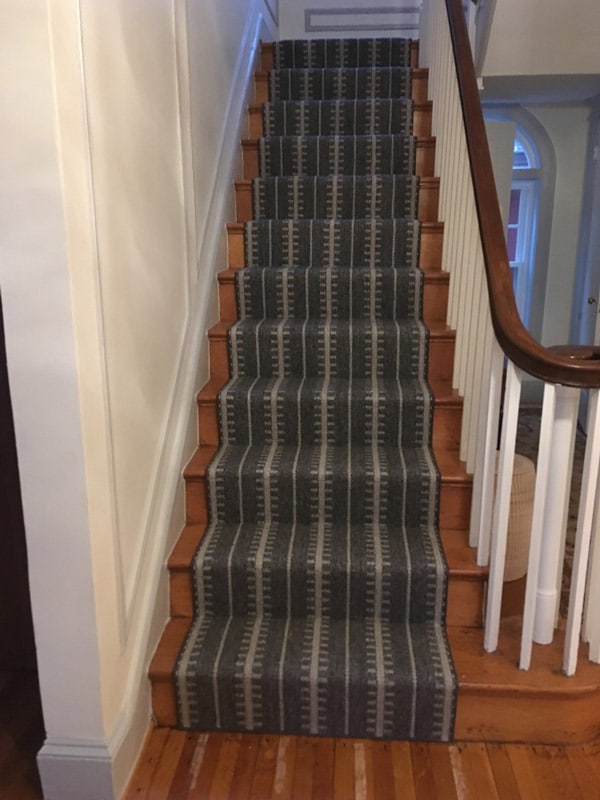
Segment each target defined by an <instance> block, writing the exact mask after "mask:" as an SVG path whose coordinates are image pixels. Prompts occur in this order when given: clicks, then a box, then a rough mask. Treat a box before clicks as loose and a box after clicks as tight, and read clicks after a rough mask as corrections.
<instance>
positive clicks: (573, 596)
mask: <svg viewBox="0 0 600 800" xmlns="http://www.w3.org/2000/svg"><path fill="white" fill-rule="evenodd" d="M577 394H578V395H579V392H577ZM589 402H590V405H589V414H588V420H589V422H590V427H589V430H588V439H587V444H586V448H585V458H584V461H583V473H582V476H581V495H580V497H579V511H578V514H577V532H576V535H575V553H574V555H573V572H572V576H571V593H570V595H569V614H568V617H567V633H566V637H565V657H564V661H563V669H564V671H565V673H566V674H567V675H574V674H575V668H576V666H577V652H578V649H579V633H580V631H581V612H582V609H583V595H584V591H585V579H586V573H587V565H588V557H589V552H590V539H591V534H592V521H593V517H594V508H595V505H596V487H597V485H598V469H599V466H600V404H599V403H598V390H597V389H594V390H593V391H591V392H590V401H589Z"/></svg>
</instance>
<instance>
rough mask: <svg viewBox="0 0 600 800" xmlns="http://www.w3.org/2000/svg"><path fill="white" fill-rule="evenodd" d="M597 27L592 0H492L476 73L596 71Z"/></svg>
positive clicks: (599, 63) (599, 54)
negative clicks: (490, 19) (485, 41)
mask: <svg viewBox="0 0 600 800" xmlns="http://www.w3.org/2000/svg"><path fill="white" fill-rule="evenodd" d="M592 31H593V32H594V33H595V35H590V32H592ZM599 31H600V3H598V0H579V2H578V3H577V4H576V5H572V4H569V3H565V2H564V0H527V2H523V0H497V2H496V10H495V13H494V19H493V22H492V26H491V32H490V38H489V44H488V49H487V54H486V58H485V63H484V67H483V70H482V74H484V75H487V76H492V75H561V74H564V75H571V74H576V73H583V74H592V73H599V72H600V48H599V47H598V32H599Z"/></svg>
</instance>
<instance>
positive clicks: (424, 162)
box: [242, 139, 435, 180]
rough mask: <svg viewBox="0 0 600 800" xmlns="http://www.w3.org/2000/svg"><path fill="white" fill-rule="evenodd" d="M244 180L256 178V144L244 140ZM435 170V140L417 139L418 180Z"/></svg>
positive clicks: (251, 140)
mask: <svg viewBox="0 0 600 800" xmlns="http://www.w3.org/2000/svg"><path fill="white" fill-rule="evenodd" d="M242 150H243V158H244V178H245V179H246V180H250V179H252V178H258V142H257V140H256V139H246V140H244V141H243V142H242ZM434 168H435V139H418V140H417V156H416V169H415V172H416V174H417V175H418V176H419V177H420V178H428V177H429V178H432V177H433V174H434Z"/></svg>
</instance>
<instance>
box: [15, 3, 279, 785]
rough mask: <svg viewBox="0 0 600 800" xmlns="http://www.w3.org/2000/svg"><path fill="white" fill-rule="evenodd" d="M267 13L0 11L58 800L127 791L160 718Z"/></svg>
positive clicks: (33, 515) (37, 570) (25, 446)
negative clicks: (165, 643)
mask: <svg viewBox="0 0 600 800" xmlns="http://www.w3.org/2000/svg"><path fill="white" fill-rule="evenodd" d="M276 13H277V8H276V2H275V0H268V5H267V3H266V0H144V2H142V0H103V2H102V3H98V2H96V0H53V2H52V3H46V1H45V0H7V2H5V3H3V4H2V7H1V8H0V30H1V31H2V33H1V34H0V35H1V37H2V40H1V42H0V45H1V47H0V50H1V56H0V58H1V59H2V61H1V62H0V63H1V66H2V75H3V81H2V89H3V94H4V95H5V96H3V97H2V114H3V119H2V130H3V145H2V148H0V176H1V181H0V288H1V290H2V296H3V304H4V312H5V325H6V343H7V352H8V362H9V377H10V384H11V394H12V399H13V406H14V416H15V427H16V434H17V447H18V452H19V465H20V473H21V482H22V492H23V502H24V510H25V520H26V536H27V544H28V551H29V565H30V584H31V594H32V604H33V614H34V626H35V633H36V645H37V652H38V661H39V670H40V682H41V689H42V702H43V710H44V719H45V723H46V729H47V741H46V745H45V747H44V748H43V750H42V753H41V756H40V767H41V771H42V777H43V780H44V789H45V792H46V795H47V797H48V798H49V800H53V798H54V797H56V798H60V800H69V798H71V797H73V798H77V799H78V800H93V798H96V797H97V798H103V800H106V799H107V798H109V797H111V796H112V792H113V791H114V793H115V796H117V795H118V793H119V792H120V789H121V788H122V786H123V783H124V781H125V780H126V778H127V775H128V772H129V770H130V768H131V766H132V759H133V758H134V757H135V755H136V753H137V750H138V748H139V745H140V742H141V737H142V736H143V734H144V732H145V729H146V727H147V724H148V721H149V713H150V711H149V692H148V682H147V679H146V672H147V666H148V661H149V657H150V654H151V652H152V651H153V649H154V646H155V644H156V641H157V638H158V636H159V634H160V631H161V629H162V626H163V625H164V622H165V620H166V614H167V610H166V607H167V590H166V580H165V570H164V562H165V557H166V554H167V553H168V550H169V549H170V547H171V545H172V543H173V541H174V539H175V536H176V535H177V532H178V530H179V529H180V527H181V524H182V521H183V504H182V499H181V495H182V492H181V480H180V472H181V468H182V466H183V465H184V463H185V461H186V460H187V458H188V457H189V455H190V454H191V452H192V449H193V446H194V443H195V439H196V431H195V409H194V394H195V391H196V390H197V388H199V386H200V385H201V384H202V383H203V382H204V380H205V378H206V375H207V372H206V369H207V367H206V362H207V357H206V352H207V348H206V345H205V343H204V342H205V339H204V333H205V331H206V329H207V327H208V326H209V325H210V323H211V321H212V320H213V319H214V317H215V308H214V305H215V289H214V287H215V278H214V275H215V272H216V271H218V269H221V268H223V267H224V260H223V259H224V248H225V235H224V222H225V220H226V218H227V217H228V215H230V214H231V211H232V203H231V198H232V185H231V182H232V178H233V176H234V175H233V173H234V169H235V167H236V164H237V163H238V162H239V155H238V154H239V146H238V145H239V138H240V133H241V129H240V124H241V121H242V119H243V109H244V104H245V100H246V91H247V86H248V81H249V76H250V74H251V67H252V61H253V58H254V55H255V51H256V47H257V43H258V37H259V36H262V38H270V37H271V36H272V34H273V32H274V15H276ZM83 787H85V788H83Z"/></svg>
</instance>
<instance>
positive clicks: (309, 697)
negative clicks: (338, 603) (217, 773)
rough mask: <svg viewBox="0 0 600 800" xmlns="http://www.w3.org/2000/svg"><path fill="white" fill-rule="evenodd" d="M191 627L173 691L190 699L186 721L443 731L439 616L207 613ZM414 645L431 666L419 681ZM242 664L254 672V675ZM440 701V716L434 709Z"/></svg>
mask: <svg viewBox="0 0 600 800" xmlns="http://www.w3.org/2000/svg"><path fill="white" fill-rule="evenodd" d="M192 631H193V633H192V638H191V639H190V640H189V641H188V643H187V644H186V648H185V649H184V651H183V655H182V657H181V659H180V661H179V669H178V673H179V679H178V684H179V686H180V692H182V693H184V694H186V695H187V694H188V693H189V694H192V695H193V697H194V704H193V706H191V705H185V706H183V707H182V708H181V709H180V713H181V718H180V724H181V727H183V728H190V727H196V726H197V725H198V721H199V720H202V725H203V726H205V727H208V728H213V727H215V726H216V727H226V728H227V729H228V730H241V731H244V730H259V731H262V732H273V733H277V732H281V731H282V730H283V731H285V732H286V733H296V734H305V735H309V734H313V735H329V736H353V737H355V736H368V737H386V738H395V739H400V738H416V739H421V740H423V739H434V740H438V739H439V738H440V737H447V736H448V732H447V728H448V726H449V725H451V718H452V716H453V709H452V706H451V705H449V704H444V702H443V700H444V698H445V697H446V696H447V693H448V692H449V691H451V690H452V688H453V685H454V671H453V669H452V665H451V661H450V657H449V654H448V651H447V650H446V648H444V647H443V646H442V647H440V642H441V641H442V640H443V628H442V626H441V625H440V624H439V623H435V622H423V623H414V624H411V625H410V626H408V625H407V624H406V622H405V621H402V622H390V621H388V620H385V619H374V620H370V619H366V620H365V619H349V620H336V619H331V620H324V619H323V618H321V617H320V616H316V617H312V616H306V617H296V618H288V619H286V618H278V617H262V616H247V617H216V616H214V617H212V616H211V617H204V618H200V619H199V620H198V621H197V623H195V624H194V626H193V628H192ZM224 641H226V643H227V644H226V654H225V653H224V652H222V651H223V650H224V648H223V645H222V644H221V643H222V642H224ZM417 652H418V653H419V656H420V657H421V658H422V659H424V660H425V661H426V663H427V666H428V668H427V670H423V671H422V672H420V675H419V684H418V687H419V688H418V689H417V686H416V685H415V683H414V680H413V666H412V664H413V657H414V656H413V653H417ZM249 663H250V664H251V666H252V668H253V669H254V670H256V672H255V674H253V675H252V680H249V679H248V676H247V670H248V668H249V667H248V664H249ZM216 664H218V674H217V672H216V666H215V665H216ZM375 677H377V681H376V680H375ZM278 687H281V689H282V690H283V691H281V692H279V691H277V688H278ZM350 692H351V693H352V697H350V695H349V693H350ZM407 696H408V698H409V699H410V700H412V702H410V701H409V705H408V708H407V707H406V706H405V702H406V701H405V698H406V697H407ZM434 700H435V703H436V706H435V710H432V708H431V704H432V702H434ZM440 705H441V706H442V711H443V715H442V714H439V715H438V714H437V709H438V708H439V707H440ZM409 709H412V712H411V711H409Z"/></svg>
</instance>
